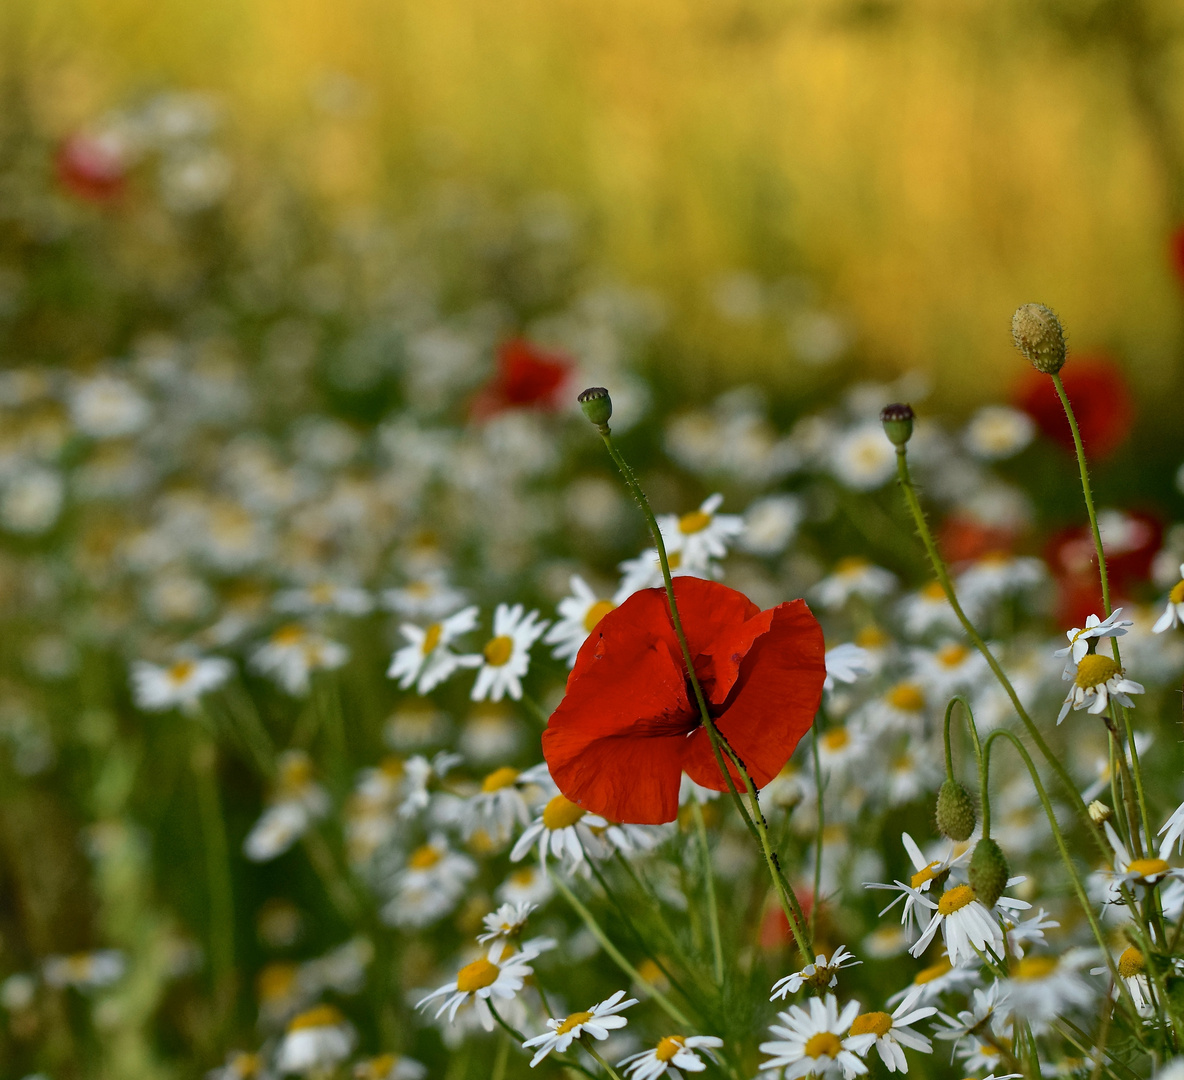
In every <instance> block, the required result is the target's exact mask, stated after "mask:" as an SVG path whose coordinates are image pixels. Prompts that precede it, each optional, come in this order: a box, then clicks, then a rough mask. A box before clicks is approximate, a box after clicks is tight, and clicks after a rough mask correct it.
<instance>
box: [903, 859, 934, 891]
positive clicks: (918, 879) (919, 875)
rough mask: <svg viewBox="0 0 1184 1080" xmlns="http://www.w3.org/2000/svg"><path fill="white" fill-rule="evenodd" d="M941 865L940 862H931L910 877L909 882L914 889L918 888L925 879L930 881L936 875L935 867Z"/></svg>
mask: <svg viewBox="0 0 1184 1080" xmlns="http://www.w3.org/2000/svg"><path fill="white" fill-rule="evenodd" d="M939 866H941V863H940V862H931V863H930V864H929V865H928V866H926V867H925V868H924V869H923V870H918V871H917V872H916V873H915V874H914V875H913V876H912V877H911V878H909V884H910V885H911V886H912V887H913V888H914V889H919V888H920V887H921V886H922V885H924V884H925V882H927V881H932V880H933V879H934V878H935V877H936V876H937V867H939Z"/></svg>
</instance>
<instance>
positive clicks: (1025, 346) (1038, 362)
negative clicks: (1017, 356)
mask: <svg viewBox="0 0 1184 1080" xmlns="http://www.w3.org/2000/svg"><path fill="white" fill-rule="evenodd" d="M1011 339H1012V341H1014V342H1015V347H1016V348H1017V349H1019V351H1020V352H1021V353H1023V354H1024V356H1025V357H1026V358H1027V360H1028V362H1029V363H1030V364H1031V365H1032V366H1033V367H1034V368H1035V369H1036V370H1037V371H1043V372H1044V374H1045V375H1055V374H1056V373H1057V372H1058V371H1060V370H1061V368H1063V367H1064V366H1065V329H1064V327H1063V326H1061V320H1060V319H1058V318H1057V316H1056V312H1054V311H1053V310H1052V309H1051V308H1046V307H1045V306H1044V305H1043V304H1025V305H1024V306H1023V307H1021V308H1016V312H1015V314H1014V315H1013V316H1012V317H1011Z"/></svg>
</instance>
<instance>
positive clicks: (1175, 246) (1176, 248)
mask: <svg viewBox="0 0 1184 1080" xmlns="http://www.w3.org/2000/svg"><path fill="white" fill-rule="evenodd" d="M1168 255H1169V257H1170V258H1171V261H1172V270H1173V271H1174V273H1175V275H1176V280H1177V281H1178V282H1179V283H1180V284H1181V285H1184V225H1177V226H1176V228H1175V230H1174V231H1173V232H1172V235H1171V237H1169V239H1168Z"/></svg>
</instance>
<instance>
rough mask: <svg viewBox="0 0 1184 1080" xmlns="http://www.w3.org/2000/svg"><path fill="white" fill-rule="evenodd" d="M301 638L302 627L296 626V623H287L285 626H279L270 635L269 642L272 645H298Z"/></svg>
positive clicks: (302, 637)
mask: <svg viewBox="0 0 1184 1080" xmlns="http://www.w3.org/2000/svg"><path fill="white" fill-rule="evenodd" d="M303 640H304V627H303V626H298V625H297V624H296V623H288V625H287V626H281V627H280V628H279V629H278V630H277V631H276V632H275V633H274V634H272V635H271V643H272V644H273V645H298V644H299V643H300V642H302V641H303Z"/></svg>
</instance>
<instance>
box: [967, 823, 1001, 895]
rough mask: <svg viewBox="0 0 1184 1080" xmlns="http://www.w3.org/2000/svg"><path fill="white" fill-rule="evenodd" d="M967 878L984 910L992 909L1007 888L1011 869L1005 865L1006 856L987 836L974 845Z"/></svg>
mask: <svg viewBox="0 0 1184 1080" xmlns="http://www.w3.org/2000/svg"><path fill="white" fill-rule="evenodd" d="M967 876H968V877H969V878H970V887H971V888H972V889H974V895H975V897H976V898H977V899H978V901H979V903H981V904H982V905H983V907H985V908H988V909H990V908H993V907H994V906H995V902H996V901H997V900H998V899H999V897H1001V896H1002V895H1003V890H1004V889H1005V888H1006V887H1007V879H1008V878H1009V877H1011V868H1010V867H1009V866H1008V865H1007V856H1005V855H1004V854H1003V849H1002V848H1000V847H999V845H998V844H996V843H995V841H994V840H992V839H991V838H990V837H989V836H985V837H983V839H981V840H980V841H979V842H978V843H977V844H975V845H974V854H973V855H971V856H970V870H969V872H968V874H967Z"/></svg>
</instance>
